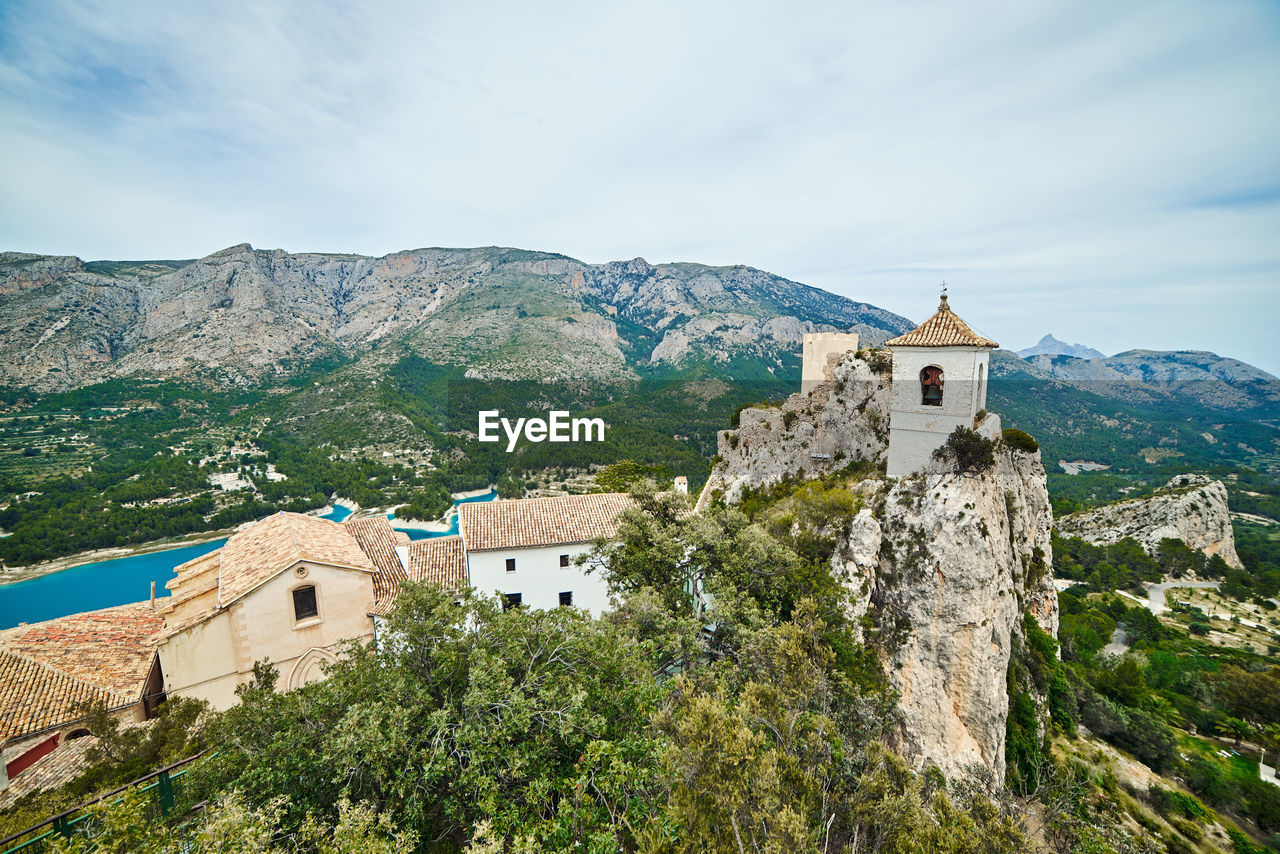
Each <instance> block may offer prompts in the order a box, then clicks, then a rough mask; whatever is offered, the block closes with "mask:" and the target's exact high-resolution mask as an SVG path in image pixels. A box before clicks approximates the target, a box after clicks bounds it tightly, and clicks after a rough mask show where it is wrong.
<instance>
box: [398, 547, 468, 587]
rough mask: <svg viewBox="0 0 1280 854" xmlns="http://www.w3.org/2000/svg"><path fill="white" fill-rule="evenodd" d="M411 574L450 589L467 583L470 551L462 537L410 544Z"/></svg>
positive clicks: (410, 575) (415, 577)
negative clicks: (468, 551)
mask: <svg viewBox="0 0 1280 854" xmlns="http://www.w3.org/2000/svg"><path fill="white" fill-rule="evenodd" d="M409 577H410V578H412V579H413V580H414V581H429V582H431V583H433V584H439V585H441V586H442V587H446V588H448V589H450V590H462V589H463V588H464V587H466V586H467V552H466V549H464V548H463V545H462V537H458V536H454V537H431V538H430V539H426V540H417V541H416V542H413V543H410V545H409Z"/></svg>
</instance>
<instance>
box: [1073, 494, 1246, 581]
mask: <svg viewBox="0 0 1280 854" xmlns="http://www.w3.org/2000/svg"><path fill="white" fill-rule="evenodd" d="M1054 524H1055V526H1056V527H1057V529H1058V531H1059V533H1061V534H1065V535H1067V536H1072V537H1080V538H1081V539H1083V540H1086V541H1087V542H1090V543H1096V544H1106V543H1114V542H1117V541H1119V540H1122V539H1124V538H1125V537H1132V538H1133V539H1135V540H1137V541H1138V542H1139V543H1141V544H1142V547H1143V548H1144V549H1146V550H1147V552H1148V553H1149V554H1154V553H1155V550H1156V548H1157V547H1158V546H1159V545H1160V541H1161V540H1163V539H1165V538H1166V537H1173V538H1176V539H1179V540H1182V541H1183V542H1185V543H1186V544H1187V545H1188V546H1190V547H1191V548H1193V549H1199V550H1200V551H1202V552H1204V553H1205V554H1206V555H1215V554H1216V555H1219V556H1221V557H1222V559H1223V560H1224V561H1226V562H1227V565H1228V566H1231V567H1234V568H1236V569H1239V568H1241V567H1242V566H1243V564H1241V562H1240V558H1239V556H1238V555H1236V545H1235V535H1234V533H1233V532H1232V529H1231V515H1230V512H1229V511H1228V509H1227V488H1226V486H1224V485H1223V484H1222V483H1221V482H1219V481H1216V480H1213V479H1212V478H1210V477H1208V476H1206V475H1197V474H1184V475H1179V476H1177V477H1175V478H1173V479H1172V480H1170V481H1169V483H1168V484H1167V485H1166V486H1164V487H1163V488H1162V489H1159V490H1157V491H1156V493H1155V495H1153V496H1151V497H1149V498H1135V499H1133V500H1131V501H1119V502H1116V503H1114V504H1106V505H1103V506H1102V507H1096V508H1094V509H1091V510H1085V511H1081V512H1079V513H1072V514H1071V515H1069V516H1063V517H1062V518H1060V519H1058V520H1056V522H1055V523H1054Z"/></svg>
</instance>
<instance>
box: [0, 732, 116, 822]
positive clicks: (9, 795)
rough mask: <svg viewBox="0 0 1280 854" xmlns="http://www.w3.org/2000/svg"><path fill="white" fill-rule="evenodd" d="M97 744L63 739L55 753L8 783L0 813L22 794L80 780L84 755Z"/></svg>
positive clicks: (90, 738)
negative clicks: (76, 779)
mask: <svg viewBox="0 0 1280 854" xmlns="http://www.w3.org/2000/svg"><path fill="white" fill-rule="evenodd" d="M97 743H98V739H97V738H95V737H94V736H91V735H86V736H84V737H83V738H73V739H71V740H69V741H68V740H65V739H64V740H63V741H62V742H61V743H60V744H59V745H58V747H57V749H56V750H54V751H53V752H52V753H50V754H49V755H48V756H44V757H41V758H40V759H37V760H36V761H35V763H34V764H32V765H31V767H29V768H28V769H27V770H25V771H23V772H22V773H21V774H19V775H18V776H17V777H16V778H14V779H13V780H10V781H9V788H7V789H5V790H4V791H3V792H0V810H6V809H8V808H9V807H11V806H13V803H14V801H16V800H18V799H19V798H21V797H23V796H24V795H29V794H31V793H32V792H42V791H48V790H49V789H56V788H58V787H59V786H63V785H66V784H67V783H70V782H71V781H72V780H74V779H75V778H76V777H79V776H80V774H81V773H83V772H84V771H85V769H86V768H87V767H88V765H89V760H88V758H87V757H86V756H85V754H86V753H88V752H89V748H91V747H93V746H94V745H95V744H97Z"/></svg>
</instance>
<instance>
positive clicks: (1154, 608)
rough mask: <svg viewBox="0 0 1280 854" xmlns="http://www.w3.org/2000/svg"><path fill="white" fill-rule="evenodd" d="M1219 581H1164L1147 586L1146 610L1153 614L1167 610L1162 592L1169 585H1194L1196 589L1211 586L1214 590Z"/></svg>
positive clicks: (1169, 586)
mask: <svg viewBox="0 0 1280 854" xmlns="http://www.w3.org/2000/svg"><path fill="white" fill-rule="evenodd" d="M1221 583H1222V582H1220V581H1164V582H1161V583H1160V584H1153V585H1151V586H1150V587H1148V588H1147V610H1149V611H1150V612H1151V613H1153V614H1163V613H1164V612H1165V611H1167V610H1169V609H1168V607H1166V606H1165V604H1164V592H1165V591H1166V590H1168V589H1169V588H1171V587H1194V588H1196V589H1204V588H1213V589H1214V590H1216V589H1217V588H1218V585H1219V584H1221Z"/></svg>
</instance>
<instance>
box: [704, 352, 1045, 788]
mask: <svg viewBox="0 0 1280 854" xmlns="http://www.w3.org/2000/svg"><path fill="white" fill-rule="evenodd" d="M829 370H830V380H829V382H827V383H823V384H821V385H819V386H818V387H817V388H815V389H814V390H813V391H812V392H811V393H809V394H795V395H792V396H791V397H790V398H789V399H788V400H787V401H786V403H785V404H783V406H782V407H781V408H780V409H777V408H762V409H750V410H744V411H743V412H742V413H741V415H740V422H739V426H738V428H737V429H736V430H733V431H725V432H724V433H722V434H721V436H720V455H721V460H720V462H719V463H717V465H716V467H715V470H714V471H713V473H712V479H711V481H710V484H709V492H714V491H715V490H720V493H718V494H722V495H723V496H724V497H725V498H726V500H728V501H730V502H733V501H735V500H737V499H738V498H739V497H740V496H741V495H742V492H743V490H744V489H746V488H748V487H761V486H767V485H770V484H773V483H777V482H780V481H782V480H784V479H786V478H796V479H805V478H810V477H813V476H816V475H818V474H822V473H824V472H826V471H828V470H832V469H838V468H842V467H844V466H845V465H848V463H849V462H854V461H858V460H863V461H867V462H868V463H880V462H882V461H883V458H884V453H885V449H886V445H887V439H888V429H887V427H888V405H889V387H888V382H889V381H888V378H887V376H886V375H882V374H880V373H878V372H877V371H876V370H875V369H873V367H872V365H870V364H868V362H867V361H865V360H864V359H863V358H861V357H859V356H857V355H851V356H846V357H845V358H844V359H843V360H841V361H838V362H836V360H834V359H833V360H832V362H831V363H829ZM788 415H790V417H788ZM748 443H749V446H748ZM837 455H842V456H840V458H839V461H837ZM824 456H829V457H830V459H823V458H822V457H824ZM995 459H996V462H995V465H994V467H993V468H992V469H990V470H988V471H985V472H981V473H977V474H957V473H955V472H954V471H951V470H950V467H949V466H948V465H947V464H946V463H944V462H935V463H933V464H931V465H930V466H929V467H928V468H927V469H926V470H925V471H923V472H921V473H919V474H916V475H912V476H910V477H905V478H900V479H889V478H885V477H884V476H883V475H875V474H873V475H871V476H869V477H867V478H865V479H864V480H862V481H861V482H860V483H859V484H858V485H857V489H858V490H859V491H860V492H861V493H862V494H863V495H864V496H865V497H866V498H867V504H868V505H869V506H868V507H867V508H865V509H863V510H861V511H860V512H859V513H858V514H857V515H856V516H855V517H854V519H853V520H852V522H851V524H850V525H849V527H848V529H847V530H846V531H845V532H844V533H843V536H841V537H840V538H839V543H838V546H837V549H836V552H835V554H834V556H833V558H832V560H833V564H834V569H835V570H836V571H837V572H838V573H839V574H841V575H842V576H843V577H846V578H848V579H849V580H850V581H849V583H850V584H851V586H852V587H853V589H854V592H855V594H856V596H855V605H854V608H855V615H856V616H861V615H862V614H867V615H869V616H870V617H871V618H872V620H873V621H874V623H875V625H876V626H877V627H878V633H877V642H878V643H879V644H880V646H881V648H882V650H883V651H884V656H885V665H886V672H887V676H888V679H889V682H890V684H891V685H892V686H893V687H894V688H895V689H896V690H897V691H898V692H899V695H900V710H901V712H902V720H903V725H902V727H901V730H900V732H899V733H898V744H897V748H898V750H899V751H900V752H901V753H902V755H903V756H904V757H906V758H907V759H908V760H909V761H911V762H912V763H913V764H914V765H916V766H917V767H925V766H929V765H933V766H937V767H938V768H939V769H941V770H942V771H943V773H945V774H948V775H958V774H964V773H966V772H967V771H968V770H970V769H971V768H974V767H977V768H981V769H985V770H986V771H989V772H991V773H994V774H996V775H999V776H1003V774H1004V769H1005V756H1004V739H1005V723H1006V720H1007V718H1008V711H1009V696H1008V687H1007V682H1006V674H1007V671H1008V668H1009V664H1010V657H1011V655H1012V653H1013V651H1014V647H1015V645H1016V644H1017V643H1019V642H1020V640H1019V638H1020V636H1021V633H1022V617H1023V614H1024V613H1030V614H1032V615H1033V616H1034V617H1035V619H1036V620H1037V621H1038V622H1039V624H1040V625H1041V627H1042V628H1043V629H1044V630H1045V631H1047V632H1049V633H1050V634H1053V635H1055V636H1056V634H1057V627H1058V600H1057V594H1056V592H1055V590H1054V588H1053V572H1052V566H1051V560H1052V551H1051V547H1050V529H1051V526H1052V514H1051V511H1050V507H1049V495H1048V490H1047V489H1046V486H1045V473H1044V467H1043V465H1042V463H1041V460H1040V453H1039V452H1038V451H1035V452H1030V453H1028V452H1024V451H1019V450H1015V449H1012V448H1010V447H1008V446H1006V445H1004V444H999V445H998V446H997V450H996V454H995ZM865 468H866V467H864V468H863V469H862V470H865ZM707 495H708V493H704V500H705V499H706V498H707Z"/></svg>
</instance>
